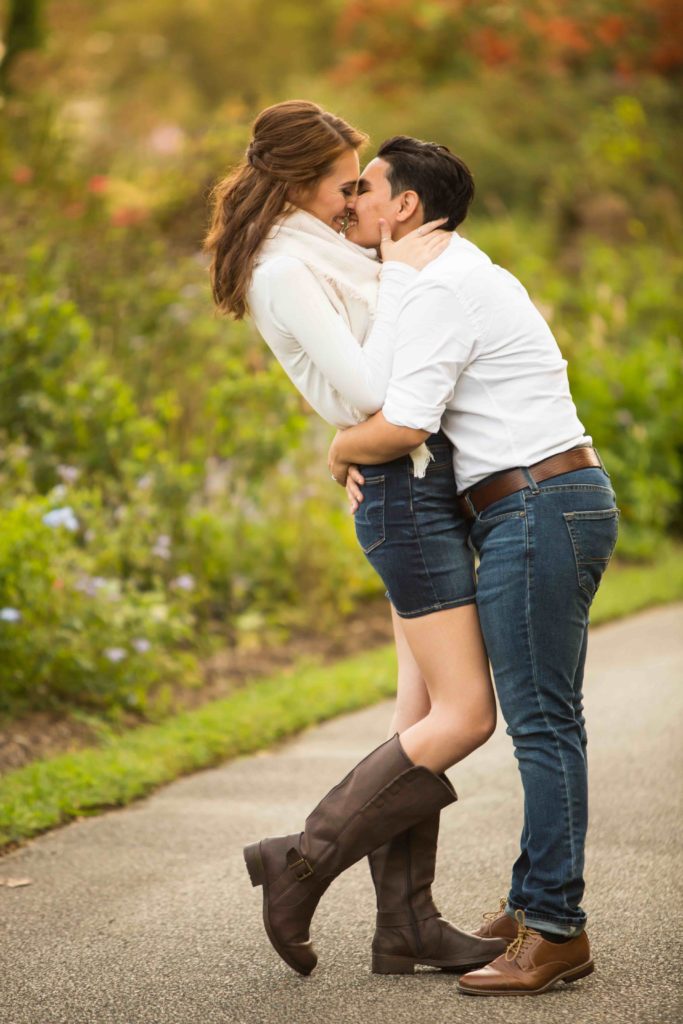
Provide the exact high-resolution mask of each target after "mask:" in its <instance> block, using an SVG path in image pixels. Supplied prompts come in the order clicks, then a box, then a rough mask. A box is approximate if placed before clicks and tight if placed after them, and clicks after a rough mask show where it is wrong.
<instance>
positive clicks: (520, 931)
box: [505, 910, 533, 960]
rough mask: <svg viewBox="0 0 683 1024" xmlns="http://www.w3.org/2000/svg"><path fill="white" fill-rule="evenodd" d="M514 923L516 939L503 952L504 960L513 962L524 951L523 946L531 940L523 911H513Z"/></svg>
mask: <svg viewBox="0 0 683 1024" xmlns="http://www.w3.org/2000/svg"><path fill="white" fill-rule="evenodd" d="M515 921H516V922H517V938H516V939H513V940H512V942H511V943H510V945H509V946H508V948H507V949H506V950H505V959H506V960H515V959H516V958H517V957H518V956H519V954H520V953H521V952H522V950H523V949H524V946H525V944H527V942H528V941H529V940H531V939H532V938H533V933H532V931H531V929H530V928H527V926H526V916H525V914H524V911H523V910H515Z"/></svg>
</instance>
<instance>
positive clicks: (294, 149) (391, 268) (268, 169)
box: [205, 100, 502, 974]
mask: <svg viewBox="0 0 683 1024" xmlns="http://www.w3.org/2000/svg"><path fill="white" fill-rule="evenodd" d="M365 141H366V136H365V135H364V134H363V133H362V132H359V131H357V130H356V129H354V128H353V127H351V126H350V125H349V124H347V123H346V122H345V121H343V120H342V119H341V118H338V117H335V116H334V115H333V114H330V113H328V112H326V111H323V110H322V109H321V108H320V107H319V106H317V105H316V104H314V103H308V102H305V101H299V100H296V101H289V102H286V103H279V104H276V105H274V106H272V107H268V108H267V109H266V110H264V111H262V113H261V114H259V116H258V117H257V119H256V121H255V123H254V126H253V137H252V140H251V142H250V144H249V147H248V149H247V152H246V155H245V158H244V160H243V161H242V162H241V163H240V164H239V166H238V167H237V168H235V170H234V171H233V172H232V173H231V174H230V175H229V176H228V177H226V178H225V179H224V180H222V181H220V182H219V183H218V184H217V185H216V187H215V188H214V190H213V194H212V199H213V219H212V223H211V226H210V230H209V232H208V234H207V238H206V243H205V246H206V249H207V250H208V251H209V252H210V253H211V254H212V262H211V281H212V288H213V296H214V300H215V302H216V304H217V306H218V308H219V309H220V310H221V311H222V312H224V313H226V314H229V315H232V316H233V317H235V318H238V319H239V318H242V317H243V316H244V315H245V314H246V313H249V314H250V315H251V317H252V319H253V320H254V322H255V324H256V326H257V327H258V329H259V331H260V333H261V334H262V336H263V337H264V339H265V340H266V342H267V343H268V345H269V346H270V348H271V349H272V351H273V353H274V354H275V356H276V357H277V359H278V360H279V361H280V363H281V364H282V366H283V367H284V369H285V371H286V372H287V374H288V376H289V377H290V379H291V380H292V382H293V383H294V385H295V386H296V387H297V388H298V389H299V391H300V392H301V393H302V394H303V395H304V397H305V398H306V399H307V400H308V402H309V403H310V404H311V406H312V407H313V408H314V409H315V410H316V411H317V412H318V413H319V414H320V415H321V416H322V417H323V418H324V419H326V420H327V421H328V422H329V423H331V424H333V425H334V426H336V427H338V428H344V427H349V426H352V425H354V424H355V423H358V422H360V421H361V420H363V419H365V418H367V416H369V415H371V414H372V413H374V412H376V411H377V410H378V409H380V408H381V406H382V403H383V399H384V395H385V392H386V388H387V384H388V381H389V377H390V374H391V363H392V354H393V340H394V339H393V325H394V320H395V316H396V312H397V308H398V304H399V302H400V299H401V296H402V294H403V292H404V291H405V289H406V287H407V286H408V284H409V283H410V282H411V281H412V280H413V278H414V276H415V274H416V273H417V272H418V271H419V270H420V269H421V268H422V267H424V266H425V265H426V264H427V263H428V262H429V261H430V260H431V259H433V258H435V257H437V256H438V255H439V254H440V253H441V252H442V251H443V250H444V248H445V247H446V245H447V244H448V242H449V235H448V233H447V232H444V231H438V230H435V229H436V228H437V227H438V226H440V225H441V223H442V222H432V223H430V224H425V225H423V226H422V227H420V228H418V229H416V230H415V231H413V232H411V233H410V234H408V235H406V236H405V237H404V238H402V239H401V240H400V241H397V242H392V241H391V239H386V240H385V241H384V242H383V244H382V247H381V255H382V259H383V262H382V263H380V262H378V260H377V258H376V254H375V253H374V251H368V250H364V249H362V248H360V247H359V246H356V245H353V244H352V243H351V242H348V241H347V240H346V239H345V238H344V237H343V236H342V234H341V233H340V232H341V231H342V229H343V227H344V224H345V222H346V218H347V216H348V212H349V211H348V207H347V204H348V202H349V200H350V198H351V197H352V196H353V195H354V192H355V188H356V182H357V179H358V176H359V163H358V151H359V149H360V148H361V146H362V145H363V144H364V142H365ZM408 462H409V463H410V466H409V469H410V474H411V479H413V480H414V481H415V484H416V485H417V484H418V483H419V486H420V488H421V489H422V492H423V495H424V498H425V500H427V501H428V500H429V494H430V489H431V488H434V487H438V486H441V487H442V492H443V481H444V480H446V479H448V481H449V482H448V486H449V487H451V489H452V491H453V494H455V484H454V481H453V480H452V463H451V459H450V451H449V449H448V444H447V442H446V440H445V438H444V435H442V434H441V433H438V434H434V435H432V436H431V437H430V438H428V439H427V442H426V445H421V446H420V449H417V450H416V451H415V452H413V453H411V456H410V458H409V459H408ZM446 467H450V468H446ZM448 474H450V476H448ZM439 500H441V499H439ZM453 507H455V503H453ZM454 514H455V513H454ZM463 536H464V535H461V534H460V533H458V532H457V528H456V527H455V526H454V528H453V531H452V543H451V544H450V546H449V552H450V554H449V557H450V558H451V559H452V561H453V563H457V564H453V565H452V566H449V567H448V568H449V580H450V581H455V582H453V587H456V584H457V591H456V590H454V591H453V592H452V593H451V594H449V595H447V597H446V599H444V600H443V601H442V602H440V603H437V604H436V605H434V604H432V605H430V607H429V609H423V608H418V609H417V610H415V611H414V612H409V613H408V614H410V615H411V616H412V615H415V616H419V615H421V614H423V613H424V612H425V611H427V610H429V611H433V610H434V609H435V608H439V609H442V610H441V611H440V615H441V616H443V626H444V628H443V634H442V637H441V650H440V651H439V658H438V659H437V660H438V666H437V668H436V669H435V668H434V664H433V661H434V659H433V657H432V658H431V659H430V664H429V671H428V675H429V681H428V684H427V683H426V682H425V677H424V676H423V672H422V671H421V670H420V666H419V664H418V661H417V660H416V658H415V657H414V656H413V654H412V652H411V648H410V646H409V644H408V642H407V640H406V636H405V633H404V631H403V628H402V626H401V615H400V614H397V612H396V609H395V607H392V617H393V624H394V632H395V638H396V648H397V654H398V688H397V702H396V708H395V712H394V715H393V718H392V727H391V732H390V736H391V738H390V739H389V740H388V741H387V742H386V743H384V744H382V745H381V746H380V747H378V748H377V749H376V750H374V751H372V752H371V753H370V754H368V756H367V757H366V758H365V759H364V760H363V761H361V762H360V763H359V764H358V765H356V767H355V768H354V769H353V770H352V771H351V772H350V773H349V774H348V775H347V776H346V778H345V779H343V780H342V781H341V782H340V783H339V784H338V785H337V786H335V787H334V789H333V790H331V791H330V792H329V793H328V794H327V795H326V796H325V797H323V799H322V800H321V801H320V803H319V804H318V806H317V807H316V808H315V809H314V810H313V811H312V812H311V814H310V815H309V816H308V818H307V819H306V822H305V825H304V829H303V831H302V832H297V833H294V834H292V835H289V836H283V837H278V838H273V839H264V840H262V841H261V842H259V843H254V844H252V845H251V846H248V847H247V848H246V849H245V860H246V863H247V868H248V871H249V875H250V878H251V880H252V884H253V885H262V886H263V914H264V924H265V927H266V931H267V934H268V937H269V938H270V941H271V943H272V944H273V946H274V947H275V949H276V950H277V952H278V953H279V954H280V956H281V957H282V958H283V959H284V960H285V962H286V963H287V964H289V965H290V966H291V967H293V968H294V969H295V970H296V971H298V972H299V973H301V974H310V972H311V971H312V970H313V968H314V967H315V965H316V962H317V956H316V954H315V952H314V951H313V948H312V944H311V941H310V937H309V925H310V921H311V918H312V916H313V913H314V911H315V908H316V906H317V903H318V901H319V900H320V898H321V896H322V895H323V893H324V892H325V890H326V889H327V887H328V886H329V885H330V883H331V882H332V881H333V879H334V878H335V877H336V876H337V875H338V874H340V873H341V872H342V871H343V870H345V869H346V868H347V867H349V866H350V865H351V864H353V863H355V862H356V861H358V860H359V859H360V858H361V857H363V856H365V855H369V860H370V867H371V872H372V876H373V881H374V884H375V891H376V894H377V909H378V916H377V930H376V933H375V939H374V941H373V970H374V971H376V972H379V973H412V971H413V968H414V966H415V964H417V963H421V964H431V965H433V966H437V967H447V968H454V967H457V968H465V967H471V966H473V965H481V964H484V963H488V962H489V961H490V960H492V959H493V958H494V957H495V956H497V955H498V953H499V952H501V948H502V946H501V941H500V940H497V939H482V938H480V937H475V936H472V935H469V934H467V933H465V932H462V931H460V930H458V929H457V928H455V927H454V926H453V925H451V924H449V923H448V922H447V921H445V920H444V919H443V918H442V917H441V916H440V914H439V912H438V910H437V909H436V907H435V905H434V903H433V900H432V898H431V889H430V886H431V882H432V880H433V877H434V868H435V859H436V845H437V836H438V828H439V815H440V811H441V809H442V808H444V807H446V806H447V805H449V804H450V803H452V802H454V801H455V800H456V794H455V792H454V790H453V787H452V786H451V784H450V782H449V780H448V778H447V777H446V776H445V775H444V774H443V772H444V770H445V769H446V768H448V767H450V766H451V765H453V764H455V763H456V762H457V761H459V760H462V758H464V757H466V756H467V754H469V753H470V752H471V751H472V750H474V749H476V747H478V746H480V745H481V744H482V743H483V742H485V741H486V739H487V738H488V737H489V736H490V735H491V732H492V731H493V728H494V726H495V703H494V699H493V693H492V687H491V680H490V676H489V672H488V663H487V659H486V654H485V651H484V647H483V643H482V640H481V634H480V631H479V625H478V619H477V616H476V610H475V605H474V592H473V580H474V574H473V570H472V556H471V553H470V551H469V549H468V548H467V546H466V544H465V543H464V541H463ZM419 542H420V538H419V536H416V537H413V538H411V543H413V544H418V545H419ZM366 553H368V552H367V550H366ZM408 582H409V581H408ZM416 586H417V582H416ZM416 622H418V623H419V618H418V619H416ZM417 726H419V728H417V729H416V727H417Z"/></svg>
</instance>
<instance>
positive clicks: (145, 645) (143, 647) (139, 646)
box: [132, 636, 152, 654]
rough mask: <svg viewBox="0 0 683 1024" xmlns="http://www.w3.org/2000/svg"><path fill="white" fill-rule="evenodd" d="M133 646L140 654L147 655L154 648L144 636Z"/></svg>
mask: <svg viewBox="0 0 683 1024" xmlns="http://www.w3.org/2000/svg"><path fill="white" fill-rule="evenodd" d="M132 644H133V647H134V648H135V650H136V651H137V652H138V654H146V653H147V651H148V650H149V649H150V648H151V646H152V645H151V643H150V642H149V640H146V639H145V637H143V636H140V637H136V639H135V640H133V641H132Z"/></svg>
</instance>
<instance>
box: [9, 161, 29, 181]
mask: <svg viewBox="0 0 683 1024" xmlns="http://www.w3.org/2000/svg"><path fill="white" fill-rule="evenodd" d="M12 180H13V181H16V183H17V185H26V184H27V182H29V181H33V169H32V168H31V167H27V166H26V164H21V165H20V166H19V167H15V168H14V170H13V171H12Z"/></svg>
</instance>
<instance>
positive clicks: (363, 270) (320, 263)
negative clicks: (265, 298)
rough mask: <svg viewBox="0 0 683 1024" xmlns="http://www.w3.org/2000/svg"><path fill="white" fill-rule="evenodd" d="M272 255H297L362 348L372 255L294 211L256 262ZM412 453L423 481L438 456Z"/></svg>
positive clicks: (374, 268) (376, 270)
mask: <svg viewBox="0 0 683 1024" xmlns="http://www.w3.org/2000/svg"><path fill="white" fill-rule="evenodd" d="M273 256H294V257H296V258H297V259H299V260H301V262H302V263H305V264H306V266H307V267H308V269H309V270H310V271H311V273H312V274H314V275H315V277H316V279H317V280H318V282H319V284H320V287H321V288H322V289H323V291H324V292H325V295H326V296H327V298H328V299H329V301H330V303H331V304H332V306H333V308H334V309H335V310H336V312H337V313H338V314H339V316H341V317H342V319H343V320H344V322H345V323H346V324H347V326H348V328H349V330H350V331H351V333H352V334H353V336H354V338H355V339H356V340H357V341H358V343H359V345H363V344H364V342H365V341H366V339H367V337H368V335H369V334H370V330H371V328H372V323H373V320H374V317H375V310H376V308H377V298H378V293H379V277H380V270H381V264H380V263H379V261H378V260H377V258H376V257H375V254H374V251H372V250H369V249H364V248H362V246H360V245H355V244H354V243H353V242H348V241H347V240H346V239H345V238H343V237H342V235H339V234H337V232H336V231H335V230H334V229H333V228H331V227H329V226H328V225H327V224H324V223H323V221H321V220H318V218H317V217H314V216H313V214H311V213H307V212H306V211H305V210H300V209H298V208H296V207H294V208H292V210H291V212H287V213H286V214H285V216H284V217H282V218H281V219H280V220H279V221H278V222H276V224H275V226H274V228H273V230H272V232H271V234H270V235H269V237H268V238H266V240H265V241H264V243H263V245H262V246H261V248H260V249H259V252H258V256H257V262H258V263H260V262H262V261H263V260H266V259H270V258H272V257H273ZM340 398H341V399H342V402H343V403H344V405H345V406H346V408H347V409H348V411H349V413H350V414H351V416H352V417H353V418H354V419H355V421H356V422H357V423H362V422H363V420H365V419H367V416H365V415H363V413H361V412H360V411H359V410H358V409H355V408H353V407H352V406H351V405H349V403H348V402H346V400H345V399H344V396H343V395H340ZM410 454H411V458H412V460H413V465H414V467H415V476H416V477H423V476H424V475H425V473H426V472H427V466H428V464H429V463H430V462H431V461H432V459H433V458H434V456H433V455H432V453H431V452H430V451H429V449H428V448H427V445H426V444H421V445H420V446H419V447H418V448H416V449H415V450H414V451H413V452H411V453H410Z"/></svg>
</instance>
